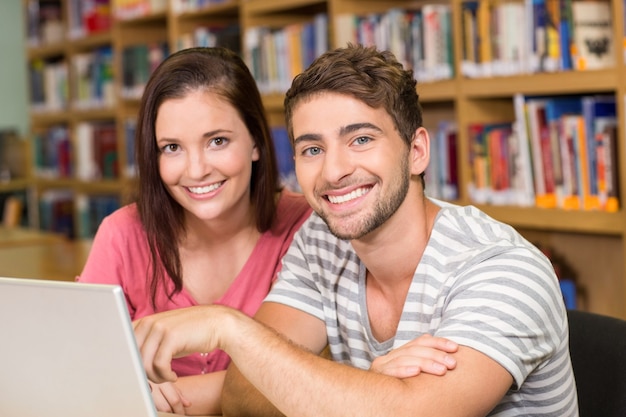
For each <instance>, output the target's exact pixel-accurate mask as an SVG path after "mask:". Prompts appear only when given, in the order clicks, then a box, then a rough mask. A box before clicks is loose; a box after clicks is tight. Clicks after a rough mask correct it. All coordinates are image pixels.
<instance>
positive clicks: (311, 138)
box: [293, 133, 322, 146]
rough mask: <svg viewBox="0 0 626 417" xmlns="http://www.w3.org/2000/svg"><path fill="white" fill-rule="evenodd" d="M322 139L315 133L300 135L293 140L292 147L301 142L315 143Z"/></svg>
mask: <svg viewBox="0 0 626 417" xmlns="http://www.w3.org/2000/svg"><path fill="white" fill-rule="evenodd" d="M321 139H322V136H321V135H317V134H315V133H305V134H304V135H300V136H298V137H297V138H295V139H294V140H293V145H294V146H296V145H298V144H299V143H301V142H315V141H319V140H321Z"/></svg>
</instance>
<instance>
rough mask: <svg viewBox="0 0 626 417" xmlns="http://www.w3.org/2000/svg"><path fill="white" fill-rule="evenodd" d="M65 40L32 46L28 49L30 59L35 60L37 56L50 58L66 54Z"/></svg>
mask: <svg viewBox="0 0 626 417" xmlns="http://www.w3.org/2000/svg"><path fill="white" fill-rule="evenodd" d="M65 46H66V43H65V42H56V43H50V44H42V45H37V46H31V47H28V49H27V57H28V60H29V61H31V60H34V59H37V58H42V59H43V58H50V57H55V56H59V55H64V54H65Z"/></svg>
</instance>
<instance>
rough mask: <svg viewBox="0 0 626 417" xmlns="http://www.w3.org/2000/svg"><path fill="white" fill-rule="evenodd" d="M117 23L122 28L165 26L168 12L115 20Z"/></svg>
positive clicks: (163, 11)
mask: <svg viewBox="0 0 626 417" xmlns="http://www.w3.org/2000/svg"><path fill="white" fill-rule="evenodd" d="M115 22H117V23H119V24H120V25H122V26H137V25H138V26H141V25H154V24H159V25H165V23H166V22H167V11H166V10H162V11H158V12H154V13H148V14H145V15H143V16H133V17H129V18H119V17H117V18H115Z"/></svg>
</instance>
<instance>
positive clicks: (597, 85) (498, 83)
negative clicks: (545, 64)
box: [460, 69, 620, 98]
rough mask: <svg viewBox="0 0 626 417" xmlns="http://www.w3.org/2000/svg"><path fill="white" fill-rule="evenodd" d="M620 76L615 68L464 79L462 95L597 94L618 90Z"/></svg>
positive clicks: (479, 96) (473, 96)
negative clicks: (565, 92)
mask: <svg viewBox="0 0 626 417" xmlns="http://www.w3.org/2000/svg"><path fill="white" fill-rule="evenodd" d="M619 84H620V81H619V73H618V71H617V70H615V69H608V70H597V71H563V72H556V73H539V74H527V75H518V76H512V77H492V78H480V79H479V78H477V79H471V80H470V79H467V80H463V82H462V83H461V88H460V92H461V93H462V94H463V95H465V96H467V97H468V98H492V97H497V96H513V95H514V94H516V93H522V94H528V95H543V94H546V95H548V94H549V95H560V94H563V92H564V91H567V93H568V94H579V93H597V92H609V91H615V90H617V88H618V86H619Z"/></svg>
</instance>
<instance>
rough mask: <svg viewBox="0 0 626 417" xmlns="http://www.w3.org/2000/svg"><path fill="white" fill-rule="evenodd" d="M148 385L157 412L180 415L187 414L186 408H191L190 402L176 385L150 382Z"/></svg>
mask: <svg viewBox="0 0 626 417" xmlns="http://www.w3.org/2000/svg"><path fill="white" fill-rule="evenodd" d="M148 383H149V384H150V390H151V391H152V399H153V400H154V405H155V406H156V409H157V410H158V411H165V412H166V413H174V414H180V415H186V414H187V412H186V408H189V407H191V402H189V401H188V400H187V399H186V398H185V396H184V395H183V393H182V392H180V390H179V389H178V388H177V387H176V385H174V384H173V383H171V382H164V383H162V384H155V383H154V382H152V381H148Z"/></svg>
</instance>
